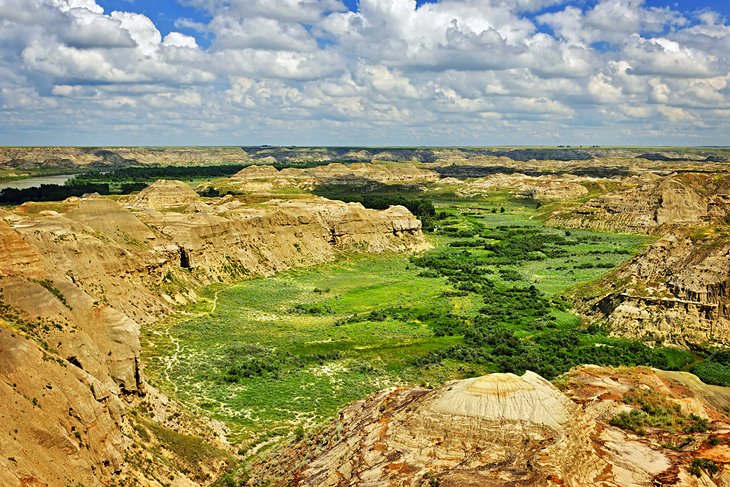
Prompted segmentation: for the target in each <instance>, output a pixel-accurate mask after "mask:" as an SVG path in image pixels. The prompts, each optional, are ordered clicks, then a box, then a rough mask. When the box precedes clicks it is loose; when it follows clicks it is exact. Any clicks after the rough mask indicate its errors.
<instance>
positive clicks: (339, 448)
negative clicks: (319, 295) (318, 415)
mask: <svg viewBox="0 0 730 487" xmlns="http://www.w3.org/2000/svg"><path fill="white" fill-rule="evenodd" d="M560 384H561V388H562V389H563V391H564V392H561V391H560V390H559V389H558V388H556V387H555V386H554V385H552V384H550V383H549V382H547V381H545V380H544V379H542V378H541V377H539V376H537V375H535V374H533V373H530V372H527V373H525V374H524V375H522V376H521V377H519V376H516V375H513V374H492V375H488V376H484V377H479V378H473V379H466V380H463V381H457V382H452V383H447V384H445V385H444V386H442V387H440V388H438V389H434V390H431V389H424V388H394V389H388V390H384V391H382V392H380V393H378V394H375V395H373V396H371V397H369V398H368V399H366V400H364V401H359V402H356V403H354V404H353V405H351V406H350V407H348V408H347V409H345V410H343V411H342V412H341V413H340V415H339V417H338V418H337V419H336V420H335V421H333V422H332V424H331V425H329V426H328V427H327V428H326V429H324V431H322V432H320V433H317V434H315V435H314V436H313V437H311V438H306V439H305V440H304V441H302V442H300V443H298V444H295V445H293V446H291V447H290V448H287V449H286V450H285V451H284V452H283V453H279V454H277V455H275V456H272V458H271V459H270V460H269V461H268V462H264V463H262V464H259V465H258V466H257V468H256V470H254V472H253V477H254V478H255V480H253V479H252V481H251V482H250V483H249V485H256V484H257V482H261V481H263V480H269V481H272V482H274V483H275V485H306V486H335V485H404V486H405V485H413V486H421V485H442V486H464V485H475V486H476V485H500V486H501V485H505V486H507V485H540V486H543V485H544V486H549V485H569V486H584V485H601V486H628V485H632V486H642V485H646V486H649V485H683V486H699V485H705V486H713V485H717V486H721V485H727V483H728V481H730V472H729V471H728V470H727V464H728V462H730V456H729V454H730V451H729V450H728V448H727V441H728V438H729V437H730V434H729V433H728V426H729V424H728V421H730V418H728V411H730V410H729V409H728V407H729V406H730V394H728V391H727V389H724V388H717V387H715V388H713V387H711V386H706V385H704V384H702V383H700V382H699V381H697V380H696V379H695V378H694V377H693V376H691V375H690V374H681V373H665V372H661V371H655V370H651V369H602V368H597V367H582V368H578V369H575V370H574V371H572V372H571V373H569V374H568V375H566V376H565V377H563V378H561V380H560ZM571 399H572V400H571ZM642 404H645V405H650V407H651V408H654V409H653V410H652V411H653V412H651V413H646V412H644V410H650V409H649V407H647V406H643V407H644V410H642ZM660 407H663V408H664V409H663V410H662V411H663V412H661V413H660V412H658V411H659V409H658V408H660ZM632 411H636V412H635V413H632ZM631 414H634V415H638V416H639V417H641V418H646V424H647V426H645V430H644V431H642V432H641V436H639V435H637V434H636V433H635V432H634V431H631V430H630V429H629V430H627V427H626V425H625V424H623V423H621V419H622V418H623V417H624V416H622V415H631ZM660 414H661V415H664V416H663V417H662V419H663V420H665V421H664V422H663V423H662V422H661V421H654V423H652V422H651V421H652V420H653V419H655V418H654V416H658V415H660ZM642 415H643V416H642ZM650 424H652V425H651V426H650ZM698 425H699V426H698ZM693 430H695V432H694V434H693V435H692V436H691V437H688V436H687V432H692V431H693ZM700 430H704V431H701V432H699V433H698V432H697V431H700ZM637 431H638V430H637ZM698 459H700V460H698ZM708 460H710V461H711V462H712V463H711V465H714V466H716V467H717V470H713V471H712V472H711V474H712V478H711V477H710V476H709V475H708V473H706V472H705V471H704V470H702V469H695V470H692V466H693V465H698V464H700V463H701V462H702V461H705V462H706V461H708ZM701 464H702V465H710V463H701ZM691 471H692V472H694V474H693V473H691Z"/></svg>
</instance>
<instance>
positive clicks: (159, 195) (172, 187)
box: [128, 179, 202, 210]
mask: <svg viewBox="0 0 730 487" xmlns="http://www.w3.org/2000/svg"><path fill="white" fill-rule="evenodd" d="M200 203H202V199H201V198H200V196H198V193H196V192H195V190H193V188H191V187H190V185H188V184H185V183H184V182H182V181H175V180H173V181H168V180H165V179H161V180H159V181H157V182H155V183H152V184H151V185H149V186H148V187H146V188H145V189H143V190H142V191H140V192H139V193H138V194H137V195H136V196H134V197H132V198H131V199H130V200H129V201H128V204H129V205H130V206H133V207H137V208H140V209H149V210H170V209H173V208H184V207H186V206H188V205H194V204H200Z"/></svg>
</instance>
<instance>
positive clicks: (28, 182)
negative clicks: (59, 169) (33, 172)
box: [0, 174, 76, 191]
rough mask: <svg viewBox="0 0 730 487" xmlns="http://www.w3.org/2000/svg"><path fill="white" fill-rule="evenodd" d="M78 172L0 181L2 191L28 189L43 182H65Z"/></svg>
mask: <svg viewBox="0 0 730 487" xmlns="http://www.w3.org/2000/svg"><path fill="white" fill-rule="evenodd" d="M74 176H76V174H56V175H54V176H36V177H32V178H24V179H16V180H15V181H6V182H4V183H0V191H2V190H3V189H5V188H14V189H27V188H37V187H38V186H40V185H41V184H63V183H65V182H66V181H68V180H69V179H71V178H72V177H74Z"/></svg>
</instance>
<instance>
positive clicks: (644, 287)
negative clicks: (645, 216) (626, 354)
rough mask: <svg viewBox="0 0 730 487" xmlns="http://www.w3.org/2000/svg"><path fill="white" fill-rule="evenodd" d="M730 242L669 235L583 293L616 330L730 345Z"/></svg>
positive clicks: (583, 304)
mask: <svg viewBox="0 0 730 487" xmlns="http://www.w3.org/2000/svg"><path fill="white" fill-rule="evenodd" d="M729 279H730V242H726V241H725V240H724V239H723V238H721V237H717V236H714V237H710V238H709V239H707V240H700V241H693V240H692V239H690V238H689V237H687V236H684V235H682V234H681V233H672V234H668V235H665V236H664V237H662V238H661V239H659V240H658V241H657V242H655V243H654V244H653V245H651V246H650V247H649V248H648V249H647V250H645V251H644V252H643V253H641V254H640V255H638V256H637V257H635V258H634V259H633V260H631V261H630V262H629V263H628V264H626V265H625V266H623V267H621V268H620V269H618V270H617V271H615V272H613V273H611V274H610V275H609V276H607V277H605V278H604V279H602V280H601V282H600V283H599V284H598V286H597V287H598V289H599V290H601V291H600V292H602V294H600V296H598V297H589V298H582V299H581V300H579V301H578V303H579V304H578V306H579V308H580V310H581V311H583V312H584V313H587V314H590V315H592V316H594V317H599V318H605V319H606V320H607V323H608V325H609V327H610V328H611V330H612V331H613V333H615V334H617V335H620V336H625V337H631V338H641V339H650V340H652V341H658V342H660V343H666V344H675V345H691V344H707V343H711V344H715V345H730V289H729V286H728V280H729Z"/></svg>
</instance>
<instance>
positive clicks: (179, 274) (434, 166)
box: [0, 147, 730, 486]
mask: <svg viewBox="0 0 730 487" xmlns="http://www.w3.org/2000/svg"><path fill="white" fill-rule="evenodd" d="M718 154H719V153H717V151H709V150H708V151H699V152H697V153H694V154H692V155H691V156H687V155H684V154H679V153H671V152H661V153H654V152H651V153H650V152H634V151H628V150H619V149H607V150H599V149H590V150H588V149H586V150H570V151H567V152H566V151H563V152H562V153H561V154H560V155H556V154H555V153H553V152H551V151H549V150H545V151H540V150H533V151H528V150H520V149H515V150H514V151H507V150H505V151H498V150H496V149H495V150H489V151H486V150H485V151H478V150H476V149H474V150H467V149H463V150H461V149H444V148H441V149H438V148H437V149H432V150H431V149H429V150H426V149H417V150H416V149H414V150H405V149H404V150H398V149H382V150H374V149H362V148H349V149H348V150H344V149H342V150H340V149H337V150H335V149H322V150H315V149H301V150H299V149H297V150H294V149H291V150H289V149H284V148H268V147H258V148H216V149H209V150H202V149H194V148H191V149H185V148H180V149H169V150H161V151H153V150H150V149H135V148H127V149H121V148H109V149H93V150H91V149H85V150H81V149H75V148H61V149H55V148H37V149H32V150H25V149H21V148H4V149H2V151H0V166H2V167H3V168H12V170H14V171H17V170H21V171H23V170H31V169H34V168H38V167H46V166H47V165H48V164H51V165H54V164H55V165H57V166H59V167H73V168H79V167H81V166H97V167H111V166H115V165H125V164H130V163H132V162H134V163H136V164H149V163H156V164H162V163H178V162H179V161H180V160H183V159H184V160H185V163H186V164H197V163H201V162H208V163H209V162H213V161H217V162H220V161H221V160H224V161H226V162H228V161H230V162H235V163H246V164H248V163H257V164H258V165H251V166H250V167H246V168H244V169H242V170H240V171H239V172H238V173H237V174H235V175H234V176H232V177H230V178H222V179H218V180H213V181H208V182H205V183H204V184H202V185H201V186H200V187H199V188H197V189H198V191H197V192H196V190H195V189H194V188H193V187H191V186H190V185H188V184H186V183H183V182H180V181H173V180H160V181H156V182H154V183H153V184H151V185H149V186H148V187H147V188H146V189H143V190H142V191H140V192H138V193H136V194H131V195H125V196H113V197H102V196H99V195H94V194H90V195H85V196H83V197H80V198H75V197H74V198H68V199H66V200H64V201H60V202H51V203H33V202H29V203H25V204H22V205H20V206H17V207H13V208H10V207H8V208H5V209H0V350H2V353H1V354H0V400H1V401H2V404H3V406H4V407H3V409H2V411H0V424H2V425H3V426H2V429H1V430H0V434H2V435H3V440H2V457H0V483H2V484H3V485H66V484H76V483H81V484H83V485H125V483H126V484H127V485H129V484H135V485H174V486H186V485H196V484H202V485H207V484H210V483H212V482H213V481H215V480H216V479H217V478H219V477H220V476H221V475H222V474H223V472H225V471H232V468H233V467H234V466H235V465H236V464H237V463H238V462H240V461H241V458H240V456H239V455H238V453H237V452H236V450H235V448H234V447H233V446H232V445H230V444H229V443H228V441H227V439H226V430H225V427H224V426H223V425H221V424H220V423H218V422H217V421H215V420H212V419H207V418H204V417H200V415H199V411H196V410H194V409H192V408H191V407H190V405H186V404H183V403H180V402H178V400H177V399H176V398H174V397H167V396H166V395H165V394H163V393H162V392H160V391H159V390H157V389H156V388H155V387H154V385H152V384H150V383H149V382H148V380H147V378H146V375H145V364H144V363H143V362H144V356H143V353H142V343H141V341H140V334H141V329H143V328H145V327H148V326H150V325H152V324H154V323H159V322H160V321H161V320H164V319H166V318H167V317H169V316H171V315H173V314H174V313H176V312H178V310H180V309H183V308H184V307H186V306H190V305H194V304H195V303H196V302H198V301H200V300H201V296H202V294H203V293H204V292H205V289H206V288H207V287H209V286H213V285H219V286H222V287H225V286H230V285H232V284H234V283H237V282H241V281H242V280H246V279H251V278H255V277H259V276H272V275H275V274H279V273H281V272H284V271H286V270H288V269H293V268H302V267H308V266H314V265H319V264H324V263H328V262H333V261H335V260H337V259H338V258H340V256H342V255H346V254H347V255H349V254H352V253H357V254H368V253H373V254H384V253H385V254H387V253H403V254H417V253H421V252H424V251H426V250H428V249H430V248H432V246H434V245H437V244H438V242H439V241H438V239H434V238H431V237H427V236H425V235H424V233H423V230H422V223H421V221H419V219H418V218H416V217H415V216H414V214H413V213H411V211H409V210H408V209H406V208H405V207H403V206H399V205H394V206H390V207H388V208H387V209H384V210H375V209H369V208H366V207H364V206H363V205H362V204H360V203H346V202H343V201H338V200H334V199H327V198H325V197H322V196H315V195H314V194H312V192H317V191H318V189H319V188H322V187H327V186H335V187H354V188H369V187H385V188H389V187H394V188H398V189H395V190H394V191H395V192H398V191H401V189H400V188H402V187H403V186H407V187H410V188H411V190H412V191H413V194H416V195H418V197H419V198H421V197H423V198H428V197H432V196H434V195H437V196H438V195H442V196H443V195H446V197H447V198H460V199H463V200H464V201H469V200H470V199H474V200H475V201H477V202H479V201H480V200H479V198H480V197H481V196H484V195H489V194H493V193H500V194H501V193H505V194H506V195H507V196H505V197H504V198H505V199H504V200H503V201H506V202H508V203H510V204H515V205H517V206H519V205H523V204H525V205H530V206H531V207H533V206H534V207H535V208H536V210H535V211H536V212H538V214H539V217H540V218H542V219H544V221H545V222H546V223H547V224H548V225H550V226H552V227H559V228H561V229H562V230H561V231H564V232H567V233H569V232H570V231H571V230H573V231H580V230H581V229H590V230H599V231H607V232H620V233H632V234H638V235H645V236H648V237H647V238H648V239H649V240H648V243H647V244H646V246H645V247H644V248H643V249H642V250H641V251H640V252H639V253H638V254H637V255H634V256H628V257H627V260H626V262H624V263H623V264H621V265H620V266H619V267H618V268H616V269H612V270H611V271H610V272H608V273H607V274H605V275H604V276H602V277H601V278H600V279H598V280H596V281H592V282H588V283H585V284H581V285H579V286H578V287H577V288H575V289H571V290H569V291H568V292H567V293H566V294H565V298H566V299H569V300H570V303H571V305H572V306H573V307H574V308H575V310H576V311H577V312H579V313H580V314H581V316H582V317H583V319H584V320H585V321H586V322H591V323H600V324H601V325H603V326H606V327H607V328H608V330H609V333H610V335H611V336H613V337H621V338H627V339H638V340H640V341H643V342H647V343H651V344H653V345H656V346H660V345H666V346H673V347H680V348H682V349H689V350H695V349H697V347H727V346H730V312H728V305H729V304H730V295H729V294H728V292H729V291H728V279H729V278H730V240H728V238H729V235H730V234H729V233H728V226H727V220H728V211H730V207H728V205H729V204H730V196H729V195H730V193H729V192H728V188H729V186H728V184H729V183H728V182H729V181H730V179H728V176H727V175H726V174H725V171H726V169H725V164H724V163H723V160H722V158H721V157H720V155H718ZM288 160H297V161H305V162H313V161H319V162H323V163H324V164H322V165H315V166H314V167H291V168H284V169H277V168H274V167H272V166H271V165H267V163H268V164H273V163H274V162H277V163H278V162H281V161H288ZM373 160H378V161H379V160H388V161H389V162H388V163H385V164H383V163H378V164H373V163H370V161H373ZM350 161H354V162H351V163H347V164H345V163H344V162H350ZM624 171H626V172H624ZM687 171H691V172H687ZM207 188H212V189H215V190H216V191H217V192H220V193H221V194H224V193H225V192H226V191H229V192H230V194H228V195H226V196H210V197H209V196H206V197H203V196H201V194H207V193H206V192H205V190H206V189H207ZM459 201H462V200H459ZM500 201H502V200H500ZM503 210H504V208H503ZM496 211H497V210H496V207H493V208H492V213H496ZM530 218H532V216H530ZM434 242H436V243H434ZM320 292H327V291H323V290H320ZM325 312H326V310H325ZM338 326H340V325H338ZM596 346H599V344H596ZM323 370H325V372H326V369H323ZM636 391H639V392H638V393H637V392H636ZM637 394H638V395H637ZM637 398H638V399H637ZM642 401H643V402H642ZM646 404H649V405H650V407H649V406H646ZM647 408H649V409H650V408H654V409H652V411H654V410H656V408H663V409H662V410H663V411H667V414H669V415H670V416H671V417H672V418H673V419H672V421H674V423H672V425H673V426H672V427H662V426H656V425H652V426H649V427H647V431H641V432H639V431H630V430H627V429H626V428H622V427H619V426H617V425H616V424H614V423H615V418H616V417H619V415H620V414H622V413H624V414H627V415H628V414H631V411H639V412H640V411H646V410H647ZM637 414H638V413H637ZM728 414H730V392H728V389H727V388H723V387H719V386H710V385H706V384H703V383H702V382H700V381H699V380H698V379H697V378H696V377H694V376H693V375H691V374H689V373H687V372H669V371H661V370H658V369H650V368H643V367H617V368H609V367H596V366H590V365H584V366H579V367H577V368H574V369H572V370H571V371H570V372H568V373H566V374H563V375H560V376H559V377H558V378H556V379H555V380H553V382H552V383H551V382H549V381H547V380H545V379H543V378H542V377H540V376H538V375H537V374H534V373H532V372H529V371H527V372H525V373H524V374H512V373H494V374H489V375H479V376H475V377H471V378H467V379H463V380H460V381H450V382H447V383H446V384H443V385H441V384H438V385H436V386H421V387H415V386H412V385H411V386H402V387H390V388H387V389H384V390H383V391H381V392H378V393H375V394H374V395H371V396H369V397H367V398H364V399H361V400H359V401H357V402H355V403H353V404H351V405H349V406H347V407H346V408H344V409H342V410H341V412H340V413H339V415H338V416H337V417H336V418H334V419H332V420H331V421H330V422H328V423H326V424H324V425H321V426H320V427H319V428H318V429H314V430H312V431H309V432H307V433H306V434H302V435H300V436H301V437H298V438H295V439H294V440H293V441H291V442H289V443H286V442H285V443H284V444H283V446H281V445H280V448H278V449H276V450H274V451H273V452H271V453H270V454H266V453H264V454H262V455H261V457H260V458H257V459H255V460H254V461H253V463H252V464H251V465H250V468H249V469H248V470H247V472H248V473H247V475H248V476H247V477H245V478H244V477H243V476H241V477H240V478H238V479H237V481H239V482H240V483H241V484H244V483H246V482H248V483H249V484H250V485H258V484H257V482H261V481H264V480H267V481H270V482H272V483H274V484H275V485H287V482H292V483H293V485H443V486H447V485H575V486H579V485H606V486H611V485H687V486H695V485H698V486H699V485H702V486H713V485H715V486H727V485H730V467H728V465H730V451H729V450H728V446H727V445H728V444H730V417H729V416H728ZM694 418H699V419H701V420H702V421H703V422H704V423H703V424H706V427H704V428H699V429H698V431H697V432H693V433H692V434H691V435H690V433H686V432H685V430H686V429H688V428H691V427H692V425H694V424H695V423H693V422H696V421H697V420H696V419H694ZM665 426H666V425H665ZM701 429H704V431H699V430H701ZM688 435H689V436H688ZM689 437H691V440H689V439H688V438H689ZM517 445H518V446H517ZM191 451H194V452H196V453H195V454H190V452H191ZM697 461H700V463H701V462H706V461H712V465H714V466H715V467H716V470H715V471H711V470H709V467H707V468H705V467H703V468H699V467H698V468H697V469H695V471H692V470H691V468H692V466H693V465H695V464H696V462H697ZM701 465H705V466H707V465H709V464H707V463H701ZM233 470H235V469H233Z"/></svg>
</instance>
